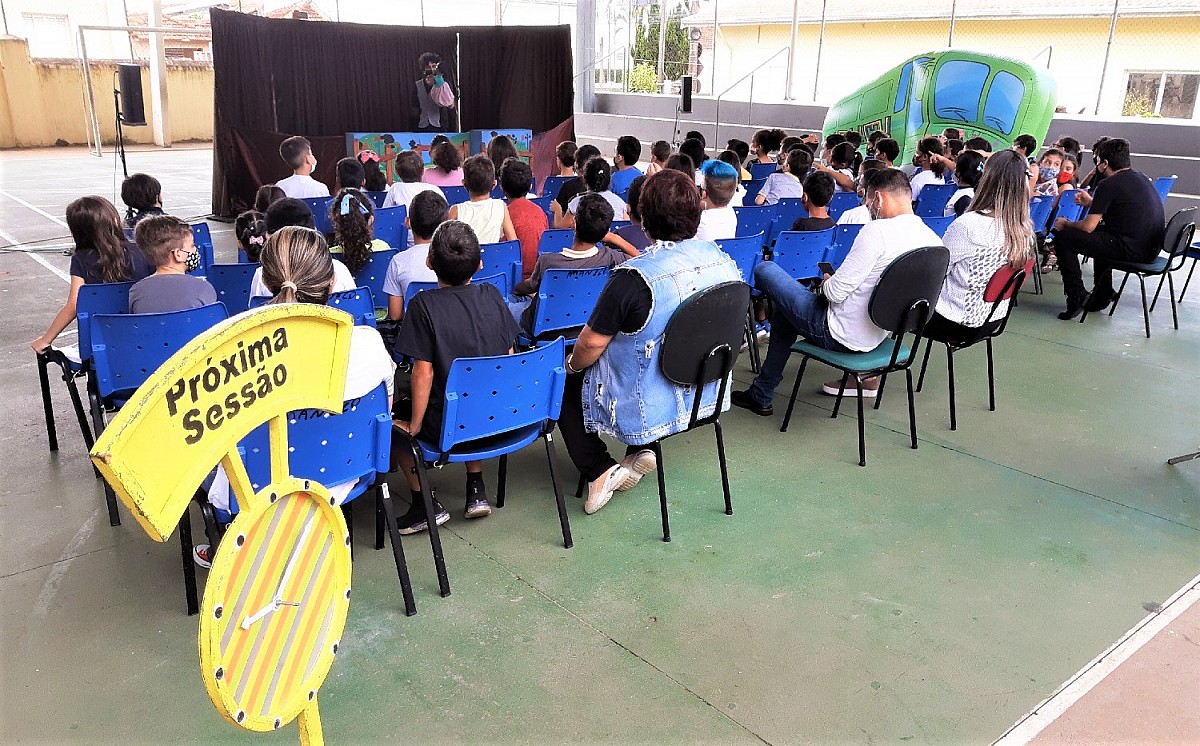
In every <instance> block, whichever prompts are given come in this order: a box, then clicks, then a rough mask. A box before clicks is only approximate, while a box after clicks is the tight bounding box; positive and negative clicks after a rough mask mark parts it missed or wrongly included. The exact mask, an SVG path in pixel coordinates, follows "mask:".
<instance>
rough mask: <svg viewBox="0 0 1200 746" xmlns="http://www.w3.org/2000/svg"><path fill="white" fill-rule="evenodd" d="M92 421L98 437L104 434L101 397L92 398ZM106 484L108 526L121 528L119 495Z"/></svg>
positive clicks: (105, 496)
mask: <svg viewBox="0 0 1200 746" xmlns="http://www.w3.org/2000/svg"><path fill="white" fill-rule="evenodd" d="M92 420H93V421H94V423H95V426H96V437H97V438H99V437H100V434H101V433H103V432H104V408H103V406H102V405H101V403H100V397H99V396H95V397H92ZM103 484H104V502H105V504H106V505H107V506H108V525H110V526H120V525H121V514H120V513H119V512H118V511H117V493H115V492H113V488H112V487H110V486H109V484H108V482H107V481H105V482H103Z"/></svg>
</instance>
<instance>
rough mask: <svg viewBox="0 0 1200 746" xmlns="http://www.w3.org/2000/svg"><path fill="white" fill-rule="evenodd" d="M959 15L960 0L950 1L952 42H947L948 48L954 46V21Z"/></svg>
mask: <svg viewBox="0 0 1200 746" xmlns="http://www.w3.org/2000/svg"><path fill="white" fill-rule="evenodd" d="M957 15H958V0H950V40H949V41H947V42H946V46H947V47H953V46H954V21H955V17H956V16H957Z"/></svg>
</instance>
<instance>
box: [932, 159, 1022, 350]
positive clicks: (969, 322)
mask: <svg viewBox="0 0 1200 746" xmlns="http://www.w3.org/2000/svg"><path fill="white" fill-rule="evenodd" d="M1027 169H1028V164H1027V163H1026V162H1025V158H1024V157H1023V156H1022V155H1021V154H1020V153H1017V152H1016V151H1013V150H1002V151H1000V152H999V153H996V154H994V155H993V156H992V157H991V158H989V159H988V161H987V166H986V167H985V168H984V170H983V176H982V177H981V178H980V180H979V186H978V187H977V188H976V190H975V198H974V199H973V200H971V205H970V206H969V207H968V208H967V211H966V212H965V213H963V215H962V217H960V218H958V219H957V220H955V221H954V222H953V223H951V224H950V228H949V229H948V230H947V231H946V235H945V237H944V238H943V243H944V244H945V246H946V248H947V249H949V250H950V270H949V272H948V274H947V275H946V282H945V284H944V285H942V293H941V295H940V296H939V297H938V302H937V307H936V309H935V312H934V314H933V316H932V318H930V320H929V323H928V324H926V326H925V334H926V335H927V336H928V337H930V338H931V339H935V340H938V341H960V340H961V341H966V340H969V339H972V338H974V337H975V336H976V335H977V333H978V330H979V328H980V327H982V326H984V324H985V323H989V324H990V323H996V322H998V321H999V320H1000V319H1003V318H1004V314H1005V312H1006V311H1007V304H1008V301H1003V302H1001V304H1000V306H999V307H998V308H997V309H996V313H995V314H994V315H993V316H992V318H991V319H989V318H988V316H989V314H990V313H991V310H992V304H991V303H990V302H988V301H986V300H984V297H983V296H984V291H985V290H986V289H987V286H988V283H989V282H990V281H991V279H992V276H993V275H995V274H996V271H997V270H999V269H1000V268H1001V267H1003V266H1005V265H1006V264H1007V265H1008V266H1009V267H1010V268H1012V269H1013V270H1017V269H1020V268H1021V267H1023V266H1025V265H1026V264H1027V263H1028V262H1029V261H1030V260H1032V259H1033V251H1034V249H1033V224H1032V223H1030V221H1029V191H1028V190H1029V177H1028V174H1027Z"/></svg>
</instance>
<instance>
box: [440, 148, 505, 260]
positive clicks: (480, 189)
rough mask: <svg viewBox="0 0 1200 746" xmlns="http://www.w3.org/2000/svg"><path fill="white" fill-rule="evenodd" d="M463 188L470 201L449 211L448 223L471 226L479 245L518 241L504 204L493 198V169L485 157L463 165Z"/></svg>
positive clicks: (476, 156) (489, 160) (476, 157)
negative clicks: (453, 222)
mask: <svg viewBox="0 0 1200 746" xmlns="http://www.w3.org/2000/svg"><path fill="white" fill-rule="evenodd" d="M462 183H463V186H465V187H466V188H467V194H469V195H471V198H470V200H468V201H467V202H463V203H461V204H457V205H454V206H453V207H451V208H450V219H451V220H458V221H460V222H463V223H466V224H467V225H469V226H471V230H472V231H473V232H474V233H475V236H476V237H477V238H478V240H479V243H496V242H497V241H511V240H513V239H514V238H516V237H517V233H516V231H515V230H513V224H512V218H511V217H510V216H509V214H508V207H507V206H505V204H504V200H500V199H494V198H493V197H492V188H493V187H495V186H496V167H495V165H493V164H492V160H491V159H490V158H488V157H487V156H486V155H473V156H471V157H470V158H468V159H467V160H466V161H464V162H463V180H462Z"/></svg>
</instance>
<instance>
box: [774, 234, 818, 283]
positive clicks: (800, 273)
mask: <svg viewBox="0 0 1200 746" xmlns="http://www.w3.org/2000/svg"><path fill="white" fill-rule="evenodd" d="M832 244H833V228H829V229H827V230H823V231H784V232H783V233H780V234H779V238H778V239H776V241H775V248H774V249H772V256H771V259H772V261H774V262H775V263H776V264H778V265H779V266H780V267H782V268H783V270H784V271H785V272H787V273H788V274H789V275H791V276H792V277H794V278H796V279H797V280H807V279H810V278H813V277H820V276H821V270H819V269H817V262H823V261H825V252H826V250H827V249H828V248H829V247H830V245H832Z"/></svg>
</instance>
